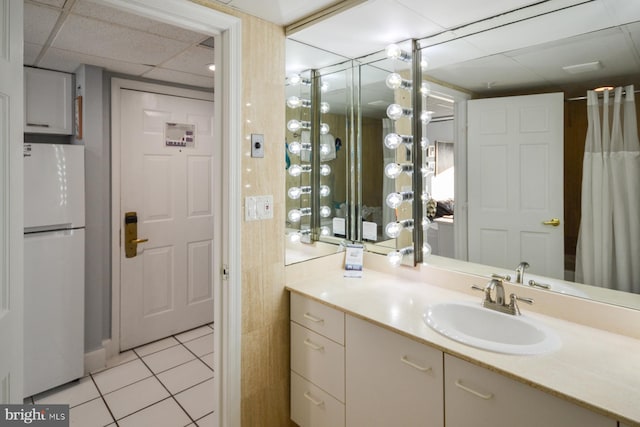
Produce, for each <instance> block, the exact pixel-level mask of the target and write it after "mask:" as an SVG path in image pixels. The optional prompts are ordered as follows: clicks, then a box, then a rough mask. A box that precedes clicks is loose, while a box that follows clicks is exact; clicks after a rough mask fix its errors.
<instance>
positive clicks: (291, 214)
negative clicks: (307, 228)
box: [287, 209, 302, 222]
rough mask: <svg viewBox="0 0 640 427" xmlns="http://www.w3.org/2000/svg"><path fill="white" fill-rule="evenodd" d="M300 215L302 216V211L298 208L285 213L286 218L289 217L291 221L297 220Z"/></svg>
mask: <svg viewBox="0 0 640 427" xmlns="http://www.w3.org/2000/svg"><path fill="white" fill-rule="evenodd" d="M300 217H302V213H301V212H300V210H298V209H291V210H290V211H289V213H288V214H287V218H289V221H291V222H299V221H300Z"/></svg>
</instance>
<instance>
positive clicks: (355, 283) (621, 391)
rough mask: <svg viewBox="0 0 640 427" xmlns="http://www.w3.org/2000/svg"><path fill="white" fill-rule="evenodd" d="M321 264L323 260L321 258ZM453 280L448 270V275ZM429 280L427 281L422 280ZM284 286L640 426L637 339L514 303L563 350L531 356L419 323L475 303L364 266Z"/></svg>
mask: <svg viewBox="0 0 640 427" xmlns="http://www.w3.org/2000/svg"><path fill="white" fill-rule="evenodd" d="M325 262H326V261H325ZM452 280H456V279H455V273H452ZM427 282H428V280H427ZM287 289H288V290H290V291H292V292H297V293H299V294H301V295H304V296H307V297H309V298H312V299H314V300H317V301H319V302H322V303H324V304H327V305H329V306H331V307H334V308H337V309H339V310H341V311H344V312H346V313H347V314H351V315H354V316H357V317H360V318H363V319H365V320H368V321H371V322H373V323H376V324H378V325H380V326H382V327H385V328H388V329H390V330H392V331H394V332H398V333H400V334H402V335H405V336H407V337H409V338H413V339H416V340H418V341H420V342H423V343H425V344H428V345H430V346H432V347H435V348H437V349H440V350H442V351H443V352H445V353H448V354H452V355H454V356H457V357H460V358H462V359H465V360H467V361H470V362H472V363H475V364H476V365H479V366H483V367H486V368H489V369H491V370H493V371H496V372H500V373H502V374H504V375H507V376H509V377H511V378H514V379H516V380H519V381H521V382H523V383H525V384H528V385H530V386H533V387H535V388H538V389H541V390H543V391H546V392H549V393H551V394H553V395H556V396H558V397H561V398H564V399H566V400H569V401H572V402H574V403H577V404H579V405H581V406H584V407H586V408H589V409H591V410H593V411H595V412H599V413H602V414H604V415H607V416H609V417H611V418H614V419H617V420H619V421H622V422H624V423H626V424H628V425H638V426H640V340H637V339H634V338H630V337H627V336H623V335H618V334H614V333H610V332H606V331H604V330H600V329H596V328H592V327H588V326H584V325H581V324H577V323H572V322H569V321H566V320H561V319H557V318H554V317H550V316H545V315H542V314H538V313H534V312H531V311H529V310H527V308H528V306H526V305H524V307H522V306H521V307H520V308H521V310H522V312H523V316H525V317H529V318H530V319H534V320H536V321H539V322H541V323H544V324H545V325H547V326H549V327H550V328H552V329H553V330H554V331H555V332H556V333H557V334H558V335H559V336H560V338H561V340H562V347H561V348H560V349H559V350H558V351H556V352H553V353H550V354H545V355H537V356H514V355H506V354H499V353H494V352H490V351H485V350H481V349H477V348H474V347H470V346H467V345H464V344H461V343H458V342H456V341H453V340H451V339H449V338H446V337H444V336H442V335H440V334H439V333H437V332H435V331H434V330H432V329H431V328H429V327H428V326H426V325H425V323H424V322H423V320H422V316H423V313H424V311H425V308H426V307H427V306H428V305H429V304H433V303H439V302H478V303H479V301H480V300H481V297H482V295H481V294H480V293H478V294H477V295H470V294H466V293H462V292H457V291H451V290H448V289H445V288H442V287H438V286H432V285H429V284H427V283H423V282H421V281H417V280H409V279H407V278H402V277H400V276H398V275H393V274H388V273H382V272H378V271H373V270H371V269H366V262H365V271H364V276H363V278H362V279H352V278H350V279H347V278H344V277H343V271H342V270H341V269H339V268H338V267H334V268H330V269H327V268H326V267H323V269H322V274H321V275H313V276H311V277H310V275H309V269H305V273H304V275H303V274H298V273H296V272H294V274H289V273H287Z"/></svg>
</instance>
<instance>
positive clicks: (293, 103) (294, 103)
mask: <svg viewBox="0 0 640 427" xmlns="http://www.w3.org/2000/svg"><path fill="white" fill-rule="evenodd" d="M301 106H302V100H301V99H300V98H298V97H297V96H290V97H289V98H287V107H289V108H298V107H301Z"/></svg>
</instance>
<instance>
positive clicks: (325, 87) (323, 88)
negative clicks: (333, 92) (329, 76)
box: [320, 82, 329, 93]
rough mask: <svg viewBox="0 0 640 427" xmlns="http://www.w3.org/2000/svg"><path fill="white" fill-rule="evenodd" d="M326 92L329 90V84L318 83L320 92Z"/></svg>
mask: <svg viewBox="0 0 640 427" xmlns="http://www.w3.org/2000/svg"><path fill="white" fill-rule="evenodd" d="M328 90H329V83H327V82H320V92H322V93H325V92H326V91H328Z"/></svg>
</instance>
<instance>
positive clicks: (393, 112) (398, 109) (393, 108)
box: [387, 104, 406, 120]
mask: <svg viewBox="0 0 640 427" xmlns="http://www.w3.org/2000/svg"><path fill="white" fill-rule="evenodd" d="M405 113H406V110H405V109H404V108H402V106H400V105H399V104H391V105H389V106H388V107H387V117H389V118H390V119H391V120H398V119H400V118H402V117H403V116H404V115H405Z"/></svg>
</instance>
